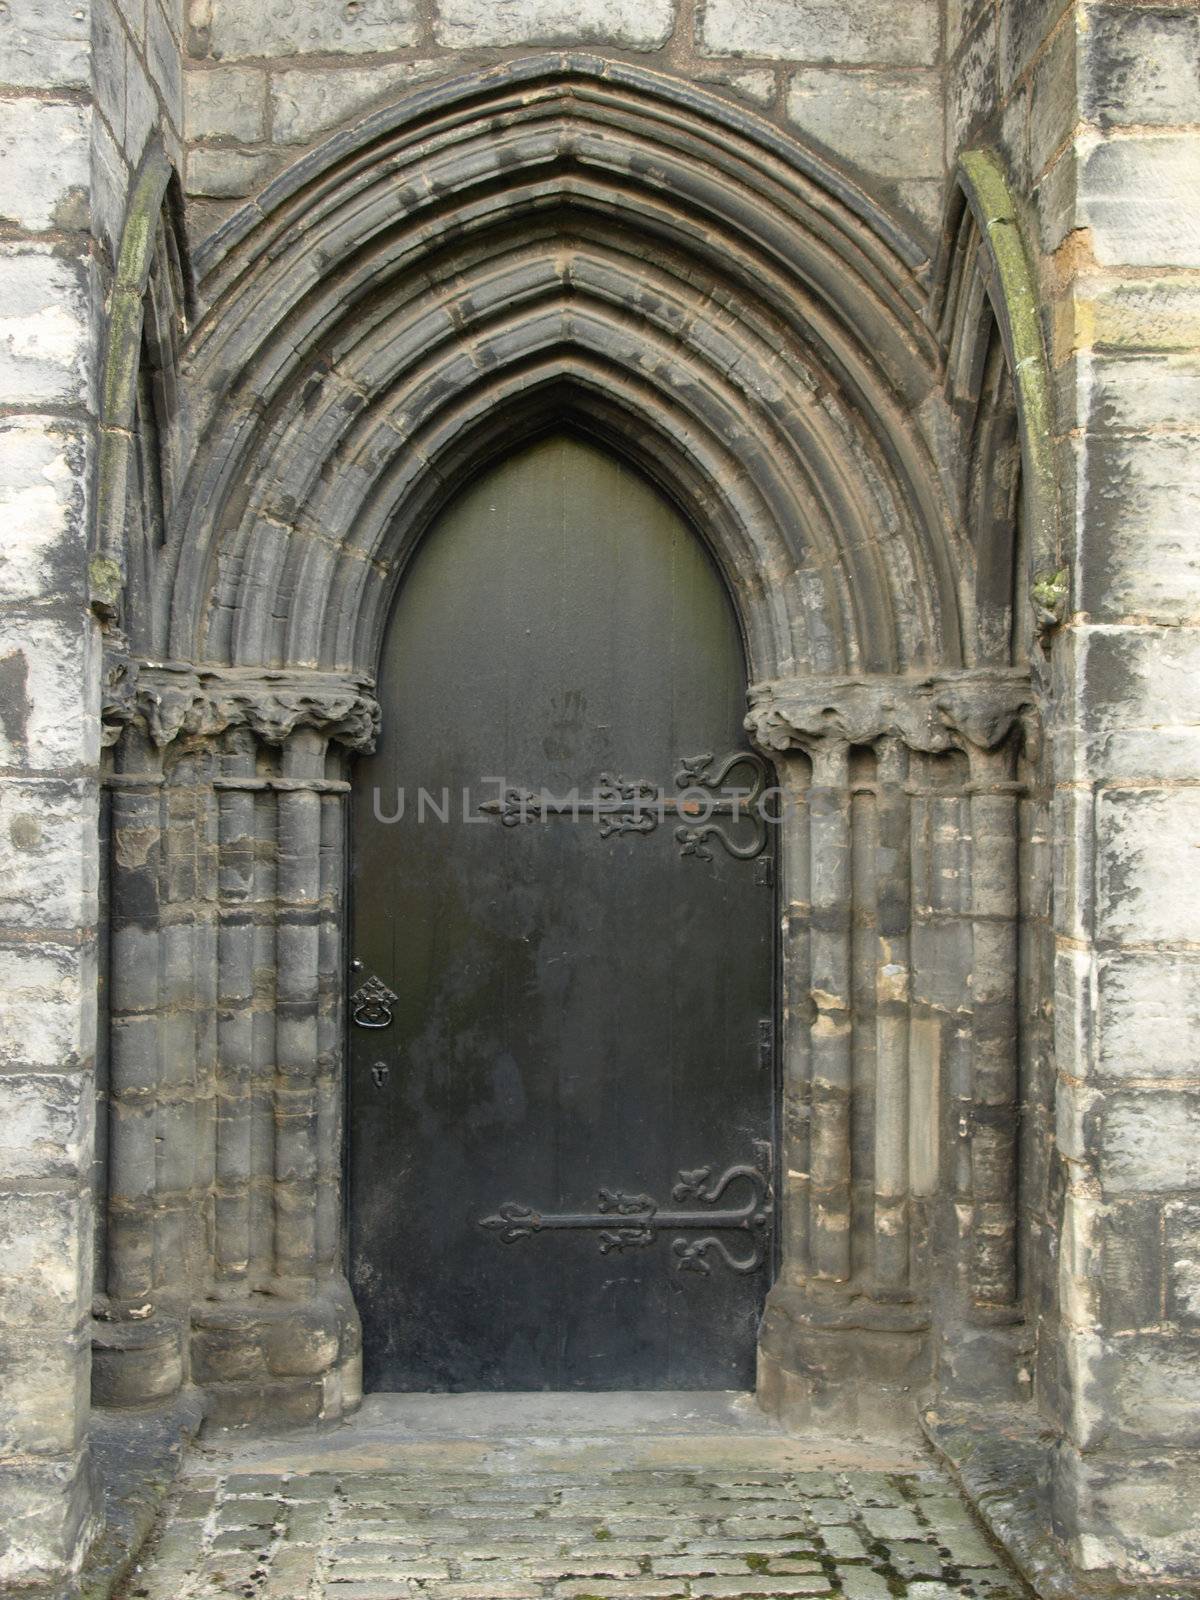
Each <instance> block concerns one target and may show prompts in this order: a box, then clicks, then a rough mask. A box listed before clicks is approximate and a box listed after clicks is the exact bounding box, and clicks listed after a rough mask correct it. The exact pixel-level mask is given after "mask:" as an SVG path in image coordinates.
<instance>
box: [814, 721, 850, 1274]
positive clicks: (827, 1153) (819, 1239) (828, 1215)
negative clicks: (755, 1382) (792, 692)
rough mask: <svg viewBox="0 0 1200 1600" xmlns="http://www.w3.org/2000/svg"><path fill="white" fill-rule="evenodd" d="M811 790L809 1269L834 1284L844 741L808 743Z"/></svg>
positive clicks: (846, 1037) (846, 1019)
mask: <svg viewBox="0 0 1200 1600" xmlns="http://www.w3.org/2000/svg"><path fill="white" fill-rule="evenodd" d="M812 765H813V771H812V788H811V790H810V792H809V829H810V841H809V873H810V881H811V884H812V890H811V909H810V916H811V919H812V921H811V929H810V934H809V966H810V989H809V994H810V998H811V1005H812V1010H813V1020H812V1027H811V1030H810V1042H809V1050H810V1054H811V1073H812V1080H811V1081H812V1133H811V1146H810V1148H811V1167H810V1172H811V1180H812V1185H811V1191H810V1193H811V1207H810V1218H809V1229H810V1239H811V1265H812V1275H813V1277H815V1278H818V1279H826V1280H828V1281H829V1282H832V1283H846V1282H848V1281H849V1278H850V1244H851V1241H850V1098H851V1087H852V1084H851V1056H850V1026H851V1024H850V1015H851V1000H850V989H851V970H850V963H851V945H850V937H851V897H850V774H849V745H848V743H847V741H845V740H844V739H839V738H831V739H827V740H821V741H819V742H817V743H816V744H815V745H814V746H813V749H812Z"/></svg>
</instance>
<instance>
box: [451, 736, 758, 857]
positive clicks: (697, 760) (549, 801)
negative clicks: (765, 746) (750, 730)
mask: <svg viewBox="0 0 1200 1600" xmlns="http://www.w3.org/2000/svg"><path fill="white" fill-rule="evenodd" d="M739 767H743V768H745V769H746V770H747V771H748V772H749V773H750V774H752V777H751V782H750V786H749V787H748V788H745V789H737V790H728V789H726V788H725V787H724V785H725V782H726V780H727V779H728V777H729V776H730V774H731V773H733V772H735V771H736V770H737V769H738V768H739ZM769 778H770V768H769V767H768V766H767V763H766V762H765V761H764V760H763V759H762V757H761V756H758V755H755V754H754V752H753V751H750V750H735V751H734V752H733V754H732V755H730V756H726V757H725V759H724V760H723V761H721V762H720V763H716V758H715V757H714V756H712V755H702V756H689V757H682V758H681V759H680V762H679V770H678V771H677V772H676V774H675V787H676V788H677V789H678V790H680V791H681V792H680V793H679V794H667V793H666V792H665V791H664V790H662V789H659V788H657V787H656V786H655V785H654V784H652V783H649V782H648V781H647V780H646V779H644V778H635V779H633V780H629V779H626V778H623V777H614V776H613V775H612V774H611V773H607V772H605V773H602V774H601V776H600V782H599V783H598V784H597V786H596V788H595V790H594V791H593V793H592V794H591V795H590V796H586V797H585V796H583V795H579V794H570V795H552V794H550V793H548V792H547V791H546V790H545V789H542V790H534V789H512V788H509V789H505V790H504V791H503V792H502V793H501V795H500V797H499V798H498V799H496V800H485V801H484V803H483V804H482V805H481V806H480V808H479V809H480V811H485V812H488V813H489V814H490V815H492V816H498V817H499V818H500V821H501V822H502V823H503V825H504V826H505V827H506V828H519V827H521V826H522V825H523V824H524V823H528V822H545V821H546V819H547V818H549V817H570V818H571V819H572V820H573V821H575V822H578V821H579V819H580V817H591V818H593V819H594V821H595V822H596V825H597V826H598V828H599V830H600V837H601V838H602V839H608V838H611V837H612V836H613V835H614V834H624V833H653V832H654V830H655V829H656V828H657V827H658V825H659V823H661V822H663V821H665V819H666V818H667V816H668V815H669V816H672V817H678V818H679V819H680V822H679V826H678V827H677V828H676V829H675V838H676V841H677V842H678V844H679V847H680V849H679V853H680V855H684V856H694V857H696V859H697V860H699V861H711V860H712V859H713V855H712V851H711V850H710V849H709V848H708V845H709V842H710V841H715V842H716V843H718V844H720V845H721V846H722V848H723V849H725V850H726V851H727V852H728V853H729V854H730V855H731V856H734V857H735V858H736V859H737V860H739V861H752V860H753V859H754V857H755V856H759V855H761V854H762V852H763V851H764V850H765V849H766V845H767V826H768V820H769V819H768V816H767V813H766V809H765V805H764V797H765V795H766V792H767V786H768V781H769ZM724 817H729V818H731V819H733V820H734V821H739V820H742V821H747V822H749V823H750V825H751V828H750V836H749V837H748V838H747V839H745V840H744V841H743V842H741V843H739V842H738V841H737V840H735V839H734V837H733V835H732V834H731V833H729V832H728V831H727V830H726V829H725V828H724V827H723V826H722V824H721V823H720V822H719V821H714V820H713V819H714V818H724Z"/></svg>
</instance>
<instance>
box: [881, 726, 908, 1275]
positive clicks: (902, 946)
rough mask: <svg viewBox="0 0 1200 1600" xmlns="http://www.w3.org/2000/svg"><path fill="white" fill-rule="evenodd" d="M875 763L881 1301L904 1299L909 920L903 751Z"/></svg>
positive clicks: (893, 749)
mask: <svg viewBox="0 0 1200 1600" xmlns="http://www.w3.org/2000/svg"><path fill="white" fill-rule="evenodd" d="M877 761H878V769H877V770H878V799H877V813H878V823H877V828H878V836H877V840H876V882H877V884H878V889H877V894H876V907H877V909H876V937H877V939H878V945H879V949H878V955H877V959H876V966H875V1062H876V1069H875V1240H874V1263H875V1266H874V1286H875V1293H876V1295H877V1296H879V1297H880V1298H881V1299H887V1298H897V1299H907V1298H908V1289H909V1204H908V1199H909V1160H908V1156H909V1142H910V1137H911V1135H910V1119H909V1106H910V1101H911V1095H910V1088H909V1009H910V991H909V979H910V972H909V929H910V924H911V920H912V861H911V854H910V845H911V840H910V837H909V833H910V821H909V810H910V807H909V797H908V792H907V780H908V750H907V747H906V746H905V745H904V743H903V741H902V740H900V739H897V738H885V739H881V740H880V741H879V745H878V747H877Z"/></svg>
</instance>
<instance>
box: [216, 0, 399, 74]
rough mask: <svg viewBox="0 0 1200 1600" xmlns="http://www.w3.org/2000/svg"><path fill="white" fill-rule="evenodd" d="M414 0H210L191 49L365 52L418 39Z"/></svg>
mask: <svg viewBox="0 0 1200 1600" xmlns="http://www.w3.org/2000/svg"><path fill="white" fill-rule="evenodd" d="M416 42H417V23H416V5H415V3H414V0H364V3H356V0H340V3H337V4H334V5H330V4H328V3H326V0H262V3H261V4H260V5H256V6H255V7H254V8H253V10H249V9H247V7H246V6H245V5H244V4H242V3H241V0H211V3H210V4H207V5H205V6H202V7H201V8H200V9H199V11H198V12H197V13H195V14H193V18H192V27H191V40H190V44H191V53H192V54H193V55H198V56H204V55H211V56H213V57H214V58H215V59H216V60H218V61H233V60H237V59H239V58H242V57H252V56H288V55H309V54H316V55H322V54H333V55H343V54H361V53H364V52H370V51H373V50H399V49H402V48H404V47H405V46H406V45H412V44H416Z"/></svg>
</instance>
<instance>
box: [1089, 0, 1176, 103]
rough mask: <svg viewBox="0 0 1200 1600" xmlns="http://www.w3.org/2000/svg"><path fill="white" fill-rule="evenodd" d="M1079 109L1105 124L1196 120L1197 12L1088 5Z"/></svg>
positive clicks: (1150, 7) (1107, 4)
mask: <svg viewBox="0 0 1200 1600" xmlns="http://www.w3.org/2000/svg"><path fill="white" fill-rule="evenodd" d="M1080 50H1081V55H1082V61H1081V71H1080V77H1081V83H1080V110H1081V111H1082V113H1083V115H1084V116H1085V117H1086V118H1087V119H1088V120H1089V121H1091V122H1097V123H1099V124H1100V126H1101V127H1103V128H1107V127H1112V126H1120V125H1122V124H1124V125H1126V126H1139V127H1150V126H1154V125H1156V124H1165V125H1176V126H1178V125H1181V124H1186V123H1189V122H1194V121H1195V120H1196V84H1197V80H1198V79H1200V16H1197V14H1196V12H1195V10H1194V8H1193V7H1191V6H1162V5H1153V6H1133V5H1128V4H1109V3H1102V4H1099V5H1094V6H1090V7H1089V8H1088V11H1087V26H1086V27H1085V28H1083V29H1082V30H1081V32H1080Z"/></svg>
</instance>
